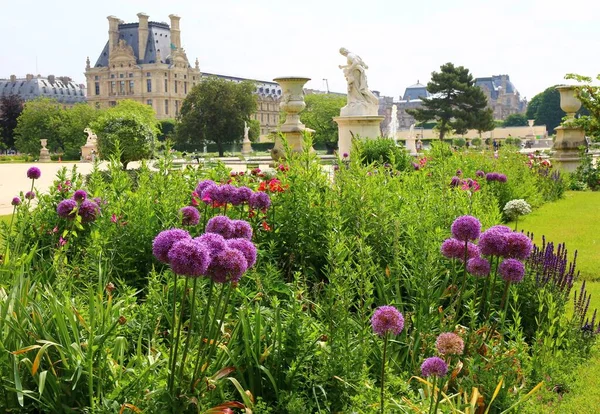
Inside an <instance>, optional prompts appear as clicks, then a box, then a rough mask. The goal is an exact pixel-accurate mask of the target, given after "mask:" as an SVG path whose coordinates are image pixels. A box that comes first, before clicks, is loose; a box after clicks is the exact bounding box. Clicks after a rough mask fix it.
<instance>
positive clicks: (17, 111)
mask: <svg viewBox="0 0 600 414" xmlns="http://www.w3.org/2000/svg"><path fill="white" fill-rule="evenodd" d="M22 112H23V99H21V97H20V96H18V95H3V96H2V97H0V145H1V146H2V147H3V149H8V148H13V147H14V146H15V128H16V127H17V119H18V118H19V116H20V115H21V113H22Z"/></svg>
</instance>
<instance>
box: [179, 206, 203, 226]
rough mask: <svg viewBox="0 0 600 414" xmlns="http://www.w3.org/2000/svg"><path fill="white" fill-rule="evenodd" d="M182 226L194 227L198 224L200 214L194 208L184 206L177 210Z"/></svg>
mask: <svg viewBox="0 0 600 414" xmlns="http://www.w3.org/2000/svg"><path fill="white" fill-rule="evenodd" d="M179 212H180V213H181V224H182V225H183V226H195V225H197V224H198V223H199V222H200V213H199V212H198V209H197V208H196V207H192V206H185V207H183V208H182V209H180V210H179Z"/></svg>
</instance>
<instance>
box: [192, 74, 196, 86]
mask: <svg viewBox="0 0 600 414" xmlns="http://www.w3.org/2000/svg"><path fill="white" fill-rule="evenodd" d="M192 80H196V77H195V76H192ZM194 85H195V84H194Z"/></svg>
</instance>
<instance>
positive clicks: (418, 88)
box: [402, 81, 431, 101]
mask: <svg viewBox="0 0 600 414" xmlns="http://www.w3.org/2000/svg"><path fill="white" fill-rule="evenodd" d="M430 95H431V94H430V93H429V92H427V86H425V85H423V84H422V83H419V81H417V83H415V84H414V85H410V86H408V87H407V88H406V90H405V91H404V96H402V100H403V101H413V100H417V99H418V100H420V99H421V98H428V97H429V96H430Z"/></svg>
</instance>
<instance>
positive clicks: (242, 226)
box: [231, 220, 252, 240]
mask: <svg viewBox="0 0 600 414" xmlns="http://www.w3.org/2000/svg"><path fill="white" fill-rule="evenodd" d="M231 224H232V225H233V232H232V233H231V238H232V239H246V240H252V226H251V225H250V223H248V222H247V221H245V220H233V221H232V222H231Z"/></svg>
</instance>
